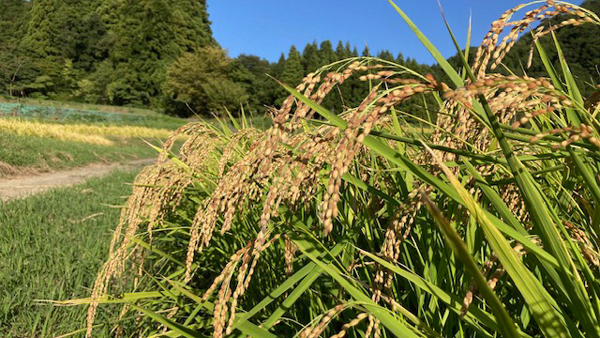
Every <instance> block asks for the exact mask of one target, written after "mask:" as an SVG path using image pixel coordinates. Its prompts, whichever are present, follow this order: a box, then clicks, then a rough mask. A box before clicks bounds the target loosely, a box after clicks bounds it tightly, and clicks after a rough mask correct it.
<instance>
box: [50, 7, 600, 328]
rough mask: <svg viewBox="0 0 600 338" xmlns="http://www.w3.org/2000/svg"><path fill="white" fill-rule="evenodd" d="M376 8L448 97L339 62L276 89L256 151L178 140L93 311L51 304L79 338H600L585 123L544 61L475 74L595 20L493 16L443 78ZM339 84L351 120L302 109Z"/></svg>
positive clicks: (142, 201) (247, 139) (595, 185)
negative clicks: (353, 84)
mask: <svg viewBox="0 0 600 338" xmlns="http://www.w3.org/2000/svg"><path fill="white" fill-rule="evenodd" d="M390 2H391V1H390ZM392 5H393V7H394V8H395V9H396V11H397V12H398V13H399V14H400V16H401V17H402V18H403V19H404V20H405V21H406V22H407V23H408V24H409V26H410V28H411V29H412V30H413V31H414V32H415V33H416V35H417V36H418V37H419V39H420V40H421V42H422V43H423V44H424V46H425V47H426V48H427V49H428V50H430V52H431V54H432V55H433V56H434V57H436V61H437V62H438V63H439V64H440V67H441V68H442V69H443V70H444V72H445V74H446V78H447V79H441V78H440V79H438V78H435V77H434V76H432V75H431V74H419V73H417V72H415V71H412V70H410V69H407V68H406V67H404V66H401V65H396V64H393V63H392V62H386V61H383V60H379V59H375V58H369V57H363V58H353V59H347V60H344V61H340V62H336V63H333V64H331V65H329V66H325V67H323V68H321V69H319V70H317V71H315V72H314V73H311V74H308V75H307V76H306V77H305V78H304V79H303V80H302V83H300V84H298V85H297V86H296V87H295V88H293V87H290V86H287V85H285V84H281V85H282V86H283V87H284V88H285V89H286V90H287V91H288V92H289V93H290V96H289V97H288V98H287V99H286V100H285V101H284V102H283V104H282V106H281V107H278V108H273V109H272V111H271V115H272V116H273V125H272V127H271V128H269V129H267V130H265V131H262V130H256V129H254V128H251V127H249V126H248V125H245V124H244V123H242V124H235V129H236V130H235V131H233V132H232V131H231V130H230V129H229V128H221V129H220V128H215V127H214V126H211V125H208V124H204V123H195V124H190V125H188V127H186V128H183V129H180V130H179V131H178V133H177V134H174V135H173V136H172V139H175V138H176V137H179V136H180V135H182V134H183V135H187V136H188V138H186V140H185V141H184V143H183V145H182V147H181V150H180V153H179V155H178V156H167V155H166V154H168V153H169V151H170V149H171V142H167V143H166V144H165V148H164V155H163V156H161V158H160V159H159V160H158V162H157V165H156V166H154V167H150V168H147V169H146V170H144V171H143V172H142V173H140V175H138V176H137V178H136V182H135V186H134V189H133V194H132V195H131V197H130V198H129V199H128V202H127V204H126V207H125V208H124V209H123V212H122V214H121V220H120V222H119V225H118V226H117V227H116V230H115V233H114V235H113V238H112V241H111V244H110V249H109V256H108V259H107V260H106V261H105V263H104V264H103V266H102V267H101V268H100V269H99V272H98V275H97V278H96V280H95V283H94V286H93V289H92V291H91V292H90V293H89V294H88V296H87V297H84V298H78V299H72V300H65V301H62V302H59V303H60V304H62V305H70V306H82V305H83V304H87V305H89V307H88V316H87V331H86V334H87V336H88V337H89V336H92V335H94V334H95V331H94V330H95V328H94V325H97V324H98V323H105V322H106V319H103V318H106V316H108V317H110V318H112V320H113V322H114V324H113V327H114V329H115V332H119V333H122V334H124V335H131V336H186V337H200V336H213V337H224V336H230V335H242V336H252V337H320V336H330V337H336V338H341V337H345V336H349V337H391V336H397V337H423V336H427V337H496V336H504V337H541V336H545V337H583V336H585V337H599V336H600V321H599V318H600V307H599V306H598V304H600V297H599V293H598V292H599V291H600V284H598V277H599V276H600V259H599V257H600V254H599V252H600V250H599V243H598V231H599V224H600V213H599V212H598V210H599V209H598V203H600V183H599V182H598V177H599V173H600V165H599V163H600V162H599V161H598V159H599V158H600V157H599V151H600V148H599V146H600V142H599V141H598V139H599V137H600V134H599V129H598V128H600V122H599V121H598V119H597V114H598V111H600V105H598V102H596V103H595V104H592V105H589V104H584V100H585V98H584V97H583V96H582V95H581V89H580V88H578V87H577V86H576V82H575V81H574V79H573V78H572V75H571V72H570V70H569V67H568V64H567V62H566V61H565V60H564V59H563V58H562V56H561V55H562V54H561V53H562V52H561V49H560V43H559V42H556V44H555V47H556V50H557V51H558V53H559V56H560V57H559V60H558V63H557V64H556V65H555V66H554V67H552V63H551V62H550V61H549V60H548V59H547V57H546V55H547V54H546V53H545V51H544V49H543V48H542V47H541V45H540V44H535V45H534V46H533V48H534V50H535V51H536V52H537V54H535V56H536V57H539V58H541V59H542V62H543V64H545V65H546V66H547V76H545V77H537V78H533V77H529V76H516V75H513V74H502V73H496V72H495V71H494V69H496V68H497V66H498V65H500V64H501V62H502V59H503V58H504V56H505V55H506V54H507V53H509V52H510V49H511V48H512V46H513V45H514V41H515V40H516V39H517V38H518V37H519V36H520V34H522V33H523V32H524V30H525V29H526V28H527V27H529V26H530V25H532V24H534V23H536V22H538V21H539V20H541V19H543V18H554V17H560V18H561V19H562V20H564V21H560V22H559V23H558V24H556V25H550V26H548V25H540V26H539V28H538V29H536V30H535V32H534V42H537V40H538V39H539V38H541V37H542V36H544V35H548V34H552V32H553V31H554V30H556V29H558V28H560V27H563V26H567V25H574V26H578V25H580V24H584V23H585V24H596V25H600V19H599V18H598V16H596V15H595V14H594V13H592V12H590V11H587V10H585V9H583V8H580V7H578V6H575V5H571V4H567V3H563V2H555V1H551V0H549V1H546V2H536V3H532V4H528V5H523V6H519V7H518V8H515V9H510V10H508V11H507V12H505V13H504V15H502V17H501V18H500V19H499V20H497V21H495V22H494V23H493V24H492V29H491V30H490V32H489V33H488V34H487V35H486V37H485V39H484V41H483V42H482V44H481V45H480V47H479V48H478V50H477V53H476V55H475V60H474V62H473V63H471V64H469V63H468V62H467V60H468V57H467V56H466V55H464V54H463V51H462V50H461V49H460V47H458V46H457V52H458V53H459V56H460V57H461V60H462V63H461V67H460V68H461V69H455V68H453V67H452V66H451V65H450V64H449V63H448V62H447V61H446V60H445V59H443V58H442V57H441V56H440V53H439V52H438V51H437V49H436V48H435V46H433V45H432V44H431V43H430V42H429V40H428V39H427V38H426V37H425V36H424V35H423V34H422V32H421V31H420V30H419V29H418V28H417V26H416V25H415V24H414V23H413V22H412V21H411V20H410V19H409V18H408V17H407V16H406V14H405V13H404V12H403V11H402V10H401V8H399V7H397V6H396V5H395V4H393V3H392ZM523 8H527V9H528V11H527V12H526V13H525V14H524V15H523V17H522V18H517V19H515V18H513V17H514V16H515V15H516V13H517V12H518V11H519V10H521V9H523ZM565 16H566V17H565ZM515 20H516V21H515ZM505 30H507V31H508V33H507V34H504V33H505ZM449 33H450V34H452V32H451V31H450V30H449ZM353 76H355V77H358V78H359V79H360V80H362V81H370V82H371V83H372V91H371V93H370V94H369V95H368V96H367V97H365V98H364V100H363V101H362V103H361V104H360V105H359V106H358V107H352V108H348V109H347V110H346V111H345V112H343V113H342V114H339V115H336V114H334V113H332V112H330V111H329V110H327V109H326V108H324V107H322V106H321V105H320V104H321V103H322V102H323V99H324V98H325V97H326V96H327V95H329V94H330V93H331V92H335V89H336V88H337V86H341V85H343V83H344V82H345V81H346V80H348V79H349V78H350V77H353ZM425 95H426V96H433V97H434V98H435V101H436V102H438V107H436V109H437V110H438V111H439V112H440V114H439V115H438V117H437V119H436V120H429V121H424V126H421V127H420V128H402V122H401V119H399V118H398V115H399V114H398V110H397V109H396V107H397V106H399V105H401V104H402V103H403V102H406V101H407V100H409V99H411V98H415V97H422V96H425ZM588 102H589V101H588ZM317 117H318V118H317ZM424 131H427V132H424ZM114 281H120V283H115V282H114ZM115 302H118V303H122V304H123V305H122V307H121V309H122V311H120V312H119V311H115V310H114V308H112V307H110V308H105V305H106V304H114V303H115ZM103 316H105V317H103ZM134 317H135V320H133V318H134ZM97 319H98V320H97Z"/></svg>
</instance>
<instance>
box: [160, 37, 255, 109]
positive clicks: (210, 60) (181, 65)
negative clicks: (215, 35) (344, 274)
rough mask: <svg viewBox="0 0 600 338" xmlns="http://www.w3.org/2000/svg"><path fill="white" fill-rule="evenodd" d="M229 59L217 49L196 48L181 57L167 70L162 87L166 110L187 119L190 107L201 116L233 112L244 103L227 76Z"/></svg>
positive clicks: (243, 94) (237, 87)
mask: <svg viewBox="0 0 600 338" xmlns="http://www.w3.org/2000/svg"><path fill="white" fill-rule="evenodd" d="M230 65H231V60H230V59H229V57H228V56H227V53H226V52H225V51H224V50H222V49H221V48H218V47H211V46H208V47H203V48H198V49H197V50H195V51H194V52H188V53H184V54H182V55H181V56H180V57H179V58H178V59H177V60H176V61H175V62H174V63H173V64H172V65H171V66H170V67H169V69H168V71H167V74H166V80H165V83H164V85H163V90H164V92H165V93H166V94H167V95H168V96H169V102H170V104H169V105H168V107H167V108H168V111H169V112H171V113H174V114H178V115H182V116H189V115H190V114H191V112H190V108H191V109H192V110H193V111H194V112H196V113H198V114H202V115H209V114H211V113H217V112H219V111H222V110H223V108H226V109H228V110H230V111H233V112H235V111H237V110H238V109H239V107H240V105H243V104H245V103H246V102H247V101H248V95H247V93H246V91H245V90H244V88H243V86H242V85H240V84H239V83H236V82H233V81H232V80H231V79H229V78H228V77H227V71H228V70H229V69H230V68H229V67H230Z"/></svg>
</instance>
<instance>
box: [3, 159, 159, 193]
mask: <svg viewBox="0 0 600 338" xmlns="http://www.w3.org/2000/svg"><path fill="white" fill-rule="evenodd" d="M153 163H156V159H155V158H148V159H141V160H134V161H129V162H123V163H111V164H90V165H88V166H85V167H80V168H75V169H70V170H66V171H56V172H50V173H44V174H39V175H34V176H11V177H9V178H2V179H0V200H2V201H8V200H12V199H16V198H23V197H27V196H31V195H35V194H38V193H40V192H43V191H46V190H49V189H52V188H58V187H67V186H72V185H75V184H79V183H83V182H85V181H86V180H87V179H89V178H92V177H98V176H103V175H106V174H108V173H110V172H111V171H113V170H133V169H138V168H142V167H144V166H147V165H150V164H153Z"/></svg>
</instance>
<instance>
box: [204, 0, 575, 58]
mask: <svg viewBox="0 0 600 338" xmlns="http://www.w3.org/2000/svg"><path fill="white" fill-rule="evenodd" d="M440 1H441V3H442V6H443V8H444V12H445V13H446V17H447V18H448V20H449V22H450V24H451V26H452V29H453V30H454V33H455V34H456V35H457V37H458V38H459V39H460V43H461V44H463V45H464V43H465V41H466V34H467V27H468V20H469V16H470V15H471V14H472V18H473V19H472V22H473V36H472V39H471V40H472V44H473V45H479V43H480V42H481V40H482V39H483V37H484V36H485V33H486V32H487V31H488V30H489V28H490V24H491V22H492V21H494V20H495V19H497V18H498V17H499V16H500V15H501V14H502V12H504V11H505V10H506V9H508V8H511V7H514V6H516V5H518V4H520V3H522V2H523V1H524V0H500V1H498V0H440ZM395 2H396V4H397V5H398V6H399V7H400V8H402V9H403V10H404V11H405V12H406V13H407V14H408V15H409V16H410V17H411V19H412V20H413V21H414V22H415V23H416V24H417V26H419V28H420V29H421V30H422V31H423V32H424V33H425V35H427V36H428V37H429V38H430V40H431V41H432V42H433V43H434V45H436V46H437V48H438V49H439V50H440V51H441V52H442V54H443V55H444V56H446V57H450V56H452V55H454V54H455V49H454V47H453V44H452V42H451V41H450V39H448V34H447V31H446V28H445V25H444V22H443V20H442V17H441V14H440V10H439V7H438V3H437V0H397V1H395ZM572 2H574V3H576V4H580V3H581V2H582V1H581V0H575V1H572ZM207 3H208V13H209V15H210V20H211V21H212V23H213V24H212V29H213V32H214V35H215V37H216V39H217V41H218V42H219V43H220V44H221V46H222V47H223V48H225V49H228V50H229V54H230V55H231V56H232V57H236V56H238V55H239V54H242V53H245V54H254V55H258V56H260V57H262V58H265V59H267V60H269V61H277V60H278V59H279V56H280V55H281V53H282V52H285V53H286V54H287V52H288V51H289V48H290V46H291V45H296V47H298V48H299V49H300V51H302V49H304V46H305V45H306V44H307V43H310V42H312V41H317V42H319V43H320V42H321V41H323V40H331V41H332V43H333V44H334V48H335V45H336V44H337V42H338V41H339V40H342V41H349V42H350V44H351V45H352V46H356V47H357V48H358V50H359V52H360V51H362V49H363V48H364V46H365V43H366V44H368V45H369V49H370V50H371V52H376V51H379V50H383V49H388V50H390V51H391V52H393V53H394V54H397V53H398V52H401V53H402V54H404V56H405V57H411V58H416V59H417V61H419V62H422V63H433V59H432V57H431V56H430V55H429V54H428V52H427V51H426V50H425V49H424V48H423V47H422V46H421V45H420V44H419V41H418V40H417V39H416V38H415V37H414V35H413V34H412V32H411V31H410V30H409V28H408V26H407V25H406V24H405V23H404V21H403V20H402V18H401V17H400V16H399V15H398V14H397V13H396V11H395V10H394V9H393V7H392V6H391V5H390V4H389V3H388V1H387V0H207Z"/></svg>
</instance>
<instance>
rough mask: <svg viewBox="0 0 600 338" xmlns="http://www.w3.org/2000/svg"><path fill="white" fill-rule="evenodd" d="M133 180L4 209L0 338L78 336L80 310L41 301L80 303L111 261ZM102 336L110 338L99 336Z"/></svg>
mask: <svg viewBox="0 0 600 338" xmlns="http://www.w3.org/2000/svg"><path fill="white" fill-rule="evenodd" d="M133 177H134V173H132V172H115V173H113V174H111V175H109V176H106V177H103V178H100V179H93V180H90V181H89V182H88V183H86V184H83V185H81V186H76V187H73V188H65V189H58V190H54V191H51V192H48V193H44V194H41V195H37V196H34V197H30V198H27V199H23V200H17V201H11V202H8V203H5V204H2V203H1V202H0V225H1V226H0V285H1V286H2V287H1V288H0V336H3V337H48V336H57V335H59V334H65V333H69V332H72V331H75V330H77V329H80V328H81V327H82V326H83V325H84V322H85V315H86V314H85V309H84V308H81V307H74V308H73V307H55V306H52V305H48V304H44V303H41V302H39V301H37V300H48V299H54V300H55V299H68V298H72V297H83V296H86V295H87V294H88V293H89V289H88V287H89V286H90V285H91V284H92V283H93V281H94V278H95V274H96V272H97V270H98V268H99V267H100V264H101V263H102V261H103V260H104V258H105V257H106V255H107V250H108V243H109V241H110V237H111V230H112V229H114V226H115V224H116V223H117V222H118V217H119V212H120V209H118V208H114V207H109V205H120V204H122V203H123V201H124V198H125V197H126V196H127V195H128V194H129V193H130V192H131V187H130V186H128V185H126V184H125V182H131V181H132V180H133ZM97 335H98V336H107V335H108V333H107V332H104V331H103V330H102V328H99V329H98V332H97Z"/></svg>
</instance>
